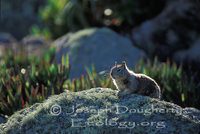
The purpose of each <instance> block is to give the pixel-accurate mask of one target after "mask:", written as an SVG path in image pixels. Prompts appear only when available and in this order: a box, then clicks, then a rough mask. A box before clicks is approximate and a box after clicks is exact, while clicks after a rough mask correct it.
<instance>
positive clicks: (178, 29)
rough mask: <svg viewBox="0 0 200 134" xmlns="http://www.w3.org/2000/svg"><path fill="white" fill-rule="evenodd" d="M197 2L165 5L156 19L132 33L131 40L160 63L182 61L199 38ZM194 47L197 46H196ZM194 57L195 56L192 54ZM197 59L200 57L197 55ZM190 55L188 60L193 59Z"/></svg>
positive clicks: (199, 4)
mask: <svg viewBox="0 0 200 134" xmlns="http://www.w3.org/2000/svg"><path fill="white" fill-rule="evenodd" d="M199 23H200V2H199V1H197V0H177V1H175V2H172V3H170V4H169V5H168V7H167V8H166V9H164V10H163V11H162V12H161V13H160V14H159V15H158V16H157V17H155V18H153V19H152V20H148V21H146V22H143V23H142V24H141V25H140V26H139V27H136V28H134V29H133V31H132V40H133V42H134V43H135V44H137V45H138V46H139V47H141V48H143V49H145V51H146V52H147V53H148V54H149V55H152V56H154V55H158V56H159V57H160V58H161V60H166V58H168V57H170V58H171V59H174V60H176V61H178V60H185V58H189V57H187V54H189V55H192V54H193V53H192V50H189V51H188V52H187V54H185V55H184V56H182V57H181V56H180V55H181V54H183V53H184V52H179V53H178V54H175V53H176V51H179V50H180V51H181V50H187V49H193V47H194V45H195V43H196V42H197V41H198V39H199V36H200V32H199V31H200V25H199ZM195 48H196V46H195ZM195 54H196V53H195ZM198 56H199V55H198ZM193 57H196V55H195V56H191V59H189V60H193Z"/></svg>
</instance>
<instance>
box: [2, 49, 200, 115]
mask: <svg viewBox="0 0 200 134" xmlns="http://www.w3.org/2000/svg"><path fill="white" fill-rule="evenodd" d="M54 55H55V49H50V50H48V51H45V52H44V54H43V57H44V58H40V57H39V56H38V55H37V56H34V55H32V56H26V52H25V50H23V49H20V51H19V52H18V53H17V52H14V51H6V53H5V54H4V57H3V58H2V62H1V64H0V70H1V72H0V77H1V79H0V106H1V109H0V113H1V116H3V117H5V115H8V116H10V115H12V114H13V113H14V112H15V111H17V110H19V109H22V108H25V107H30V106H31V105H32V104H34V103H36V102H42V101H43V100H45V99H47V97H48V96H50V95H54V94H59V93H62V92H64V91H65V90H69V91H72V92H77V91H82V90H86V89H90V88H94V87H106V88H111V89H114V88H115V87H114V85H113V83H112V80H111V78H110V77H109V73H108V72H107V71H102V72H100V73H97V72H96V70H95V67H94V66H93V65H92V66H91V68H88V67H86V70H87V73H88V74H87V75H85V76H84V75H81V76H80V77H79V78H74V79H72V80H70V79H68V77H69V73H70V68H71V66H70V63H69V57H68V55H66V56H64V55H63V57H62V61H61V64H57V63H56V61H55V60H54ZM132 70H134V71H135V72H136V73H144V74H146V75H148V76H150V77H152V78H153V79H155V80H156V81H157V83H159V85H160V87H161V90H162V99H163V100H165V101H169V102H173V103H175V104H177V105H180V106H182V107H186V106H188V107H189V106H190V107H196V108H200V107H199V104H198V102H199V100H200V99H199V98H200V96H199V95H200V89H199V88H198V87H197V84H196V83H195V82H194V81H193V80H194V76H187V75H185V74H183V71H182V67H181V66H179V67H177V65H176V63H170V62H169V60H168V61H167V62H166V63H159V62H158V58H157V57H155V59H154V61H153V62H152V63H151V62H150V60H147V61H146V62H145V60H144V59H143V58H141V59H140V61H139V62H136V63H135V66H134V68H133V69H132Z"/></svg>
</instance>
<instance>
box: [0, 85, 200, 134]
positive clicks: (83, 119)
mask: <svg viewBox="0 0 200 134" xmlns="http://www.w3.org/2000/svg"><path fill="white" fill-rule="evenodd" d="M199 131H200V121H199V120H198V119H197V118H195V117H194V116H192V115H190V114H188V113H187V112H186V111H184V109H182V108H181V107H180V106H177V105H175V104H173V103H169V102H165V101H159V100H157V99H152V98H149V97H147V96H141V95H136V94H131V95H127V96H126V97H124V98H122V99H119V98H118V97H117V91H115V90H112V89H108V88H93V89H90V90H85V91H81V92H67V93H62V94H60V95H54V96H51V97H50V98H49V99H47V100H46V101H45V102H43V103H41V104H39V103H37V104H34V105H33V106H32V107H30V108H26V109H23V110H21V111H18V112H16V113H15V114H14V115H12V116H11V117H10V118H9V119H8V121H7V123H4V124H1V125H0V133H8V134H12V133H13V134H17V133H19V134H21V133H71V134H78V133H82V134H102V133H105V134H109V133H119V134H132V133H143V134H149V133H162V134H168V133H169V134H171V133H177V134H178V133H180V134H198V132H199Z"/></svg>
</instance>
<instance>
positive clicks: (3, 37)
mask: <svg viewBox="0 0 200 134" xmlns="http://www.w3.org/2000/svg"><path fill="white" fill-rule="evenodd" d="M18 46H19V43H18V41H17V40H16V39H15V38H14V37H13V36H12V35H11V34H9V33H0V58H1V57H2V54H3V51H5V50H6V49H9V48H12V49H14V50H15V49H16V48H17V47H18Z"/></svg>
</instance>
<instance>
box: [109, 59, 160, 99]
mask: <svg viewBox="0 0 200 134" xmlns="http://www.w3.org/2000/svg"><path fill="white" fill-rule="evenodd" d="M110 77H111V78H112V80H113V83H114V84H115V86H116V87H117V89H118V90H119V93H118V95H119V96H120V97H121V96H125V95H127V94H131V93H134V94H139V95H144V96H149V97H152V98H158V99H160V88H159V86H158V84H157V83H156V82H155V81H154V80H153V79H152V78H150V77H149V76H146V75H144V74H136V73H134V72H133V71H131V70H129V69H128V67H127V66H126V62H125V61H123V62H122V64H121V65H117V62H115V66H114V67H113V68H112V69H111V71H110Z"/></svg>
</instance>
